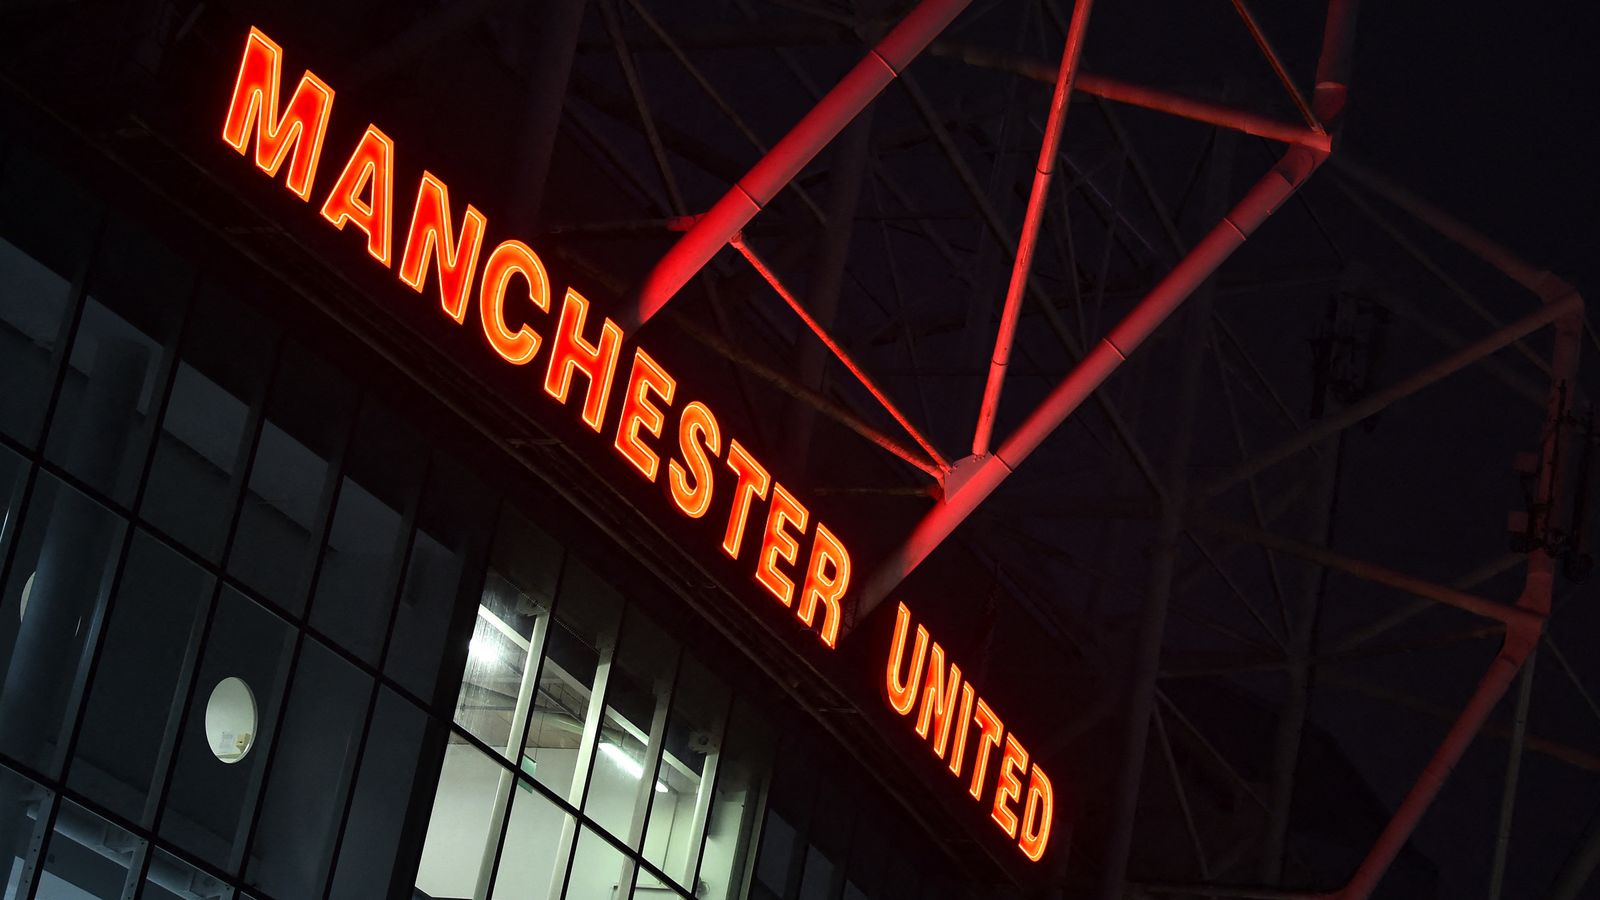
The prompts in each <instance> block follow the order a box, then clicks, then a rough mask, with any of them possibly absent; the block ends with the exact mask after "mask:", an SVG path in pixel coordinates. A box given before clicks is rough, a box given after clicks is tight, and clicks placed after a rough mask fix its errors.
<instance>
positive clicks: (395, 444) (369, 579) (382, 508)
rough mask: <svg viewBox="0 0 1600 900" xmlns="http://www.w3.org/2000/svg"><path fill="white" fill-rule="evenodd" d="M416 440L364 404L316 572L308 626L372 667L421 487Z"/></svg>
mask: <svg viewBox="0 0 1600 900" xmlns="http://www.w3.org/2000/svg"><path fill="white" fill-rule="evenodd" d="M424 459H425V456H424V454H423V451H422V448H421V445H420V442H419V441H418V440H417V437H416V436H415V435H414V434H413V433H412V432H411V430H410V429H409V428H406V427H405V425H403V424H402V423H401V421H400V420H399V419H398V418H396V417H395V416H394V415H393V414H391V413H390V412H389V411H388V410H387V409H384V408H382V407H381V406H379V405H378V404H376V403H366V404H363V406H362V409H361V412H360V414H359V415H358V416H357V417H356V432H355V437H354V438H352V440H351V445H350V451H349V453H348V455H347V457H346V463H345V476H344V480H343V481H342V482H341V484H340V487H339V500H338V503H337V505H336V506H335V508H334V512H333V524H332V525H331V526H329V530H328V545H327V547H326V549H324V550H323V554H322V567H321V569H320V570H319V571H318V574H317V589H316V599H315V600H314V601H313V602H312V605H311V624H312V625H313V626H314V627H316V628H317V629H318V630H319V631H321V632H322V633H323V634H325V635H327V636H328V637H329V638H331V639H332V640H334V641H336V642H337V643H339V644H340V645H341V646H343V647H344V648H345V649H347V650H349V651H350V652H352V653H354V654H356V655H357V656H359V657H361V658H362V659H364V660H366V661H367V662H369V663H372V664H374V665H376V664H377V663H378V661H379V660H378V655H379V653H380V652H382V650H383V637H384V634H385V633H387V631H388V625H389V613H390V611H391V610H392V609H393V608H394V598H395V594H396V586H397V582H398V580H399V574H400V573H399V572H398V567H399V560H400V557H401V554H402V553H403V552H404V551H405V539H406V534H405V528H404V518H405V512H406V510H407V509H408V508H409V507H411V506H412V505H413V501H412V498H413V496H414V495H415V494H416V493H417V486H418V485H419V484H421V482H422V464H423V460H424Z"/></svg>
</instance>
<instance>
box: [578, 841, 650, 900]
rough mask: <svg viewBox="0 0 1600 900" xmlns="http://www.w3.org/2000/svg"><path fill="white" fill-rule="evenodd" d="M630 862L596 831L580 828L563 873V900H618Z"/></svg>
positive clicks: (625, 886) (630, 871)
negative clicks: (580, 832)
mask: <svg viewBox="0 0 1600 900" xmlns="http://www.w3.org/2000/svg"><path fill="white" fill-rule="evenodd" d="M632 883H633V863H632V861H631V860H629V859H628V857H626V856H624V855H623V854H622V851H621V850H618V849H617V848H616V847H614V846H612V844H611V842H610V841H607V840H606V839H605V838H604V837H601V836H600V833H599V832H597V831H595V830H593V829H591V828H587V827H586V828H584V829H583V833H582V834H581V835H579V837H578V846H577V849H576V850H575V851H574V852H573V854H572V868H571V869H570V870H569V871H568V872H567V889H566V892H565V893H564V894H562V895H561V896H562V897H564V898H565V900H611V898H613V897H615V898H618V900H621V898H624V897H627V896H628V890H629V886H630V885H631V884H632Z"/></svg>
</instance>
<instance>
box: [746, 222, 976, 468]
mask: <svg viewBox="0 0 1600 900" xmlns="http://www.w3.org/2000/svg"><path fill="white" fill-rule="evenodd" d="M730 243H732V244H733V248H734V249H735V250H738V251H739V252H740V253H741V254H743V255H744V258H745V259H747V260H749V261H750V265H751V266H752V267H754V268H755V270H756V271H757V272H759V273H760V274H761V277H762V278H765V279H766V281H767V284H768V285H770V286H771V287H772V289H773V290H774V291H776V292H777V294H778V296H779V297H782V298H783V302H784V303H787V304H789V308H790V309H792V310H794V314H795V315H797V316H799V317H800V321H801V322H803V323H805V326H806V327H807V328H809V329H811V333H812V334H814V335H816V336H817V339H818V340H820V341H822V345H823V346H825V347H827V348H828V349H829V350H830V351H832V352H833V355H834V358H835V359H837V360H839V362H840V363H842V364H843V365H844V367H845V368H846V369H849V370H850V374H851V375H854V376H855V377H856V380H857V381H859V382H861V386H862V387H864V388H866V389H867V393H869V394H871V395H872V398H873V399H874V400H877V401H878V403H879V404H880V405H881V406H882V407H883V408H884V409H885V410H886V411H887V412H888V413H889V415H890V417H892V418H893V419H894V420H895V422H897V423H898V424H899V425H900V427H901V428H903V429H905V432H906V434H909V435H911V439H912V440H914V441H916V442H917V446H919V447H921V448H922V450H923V452H924V453H926V454H928V458H929V459H930V460H932V461H933V464H934V465H935V466H938V471H939V472H940V473H942V472H943V471H944V470H946V469H948V468H950V463H949V461H948V460H946V459H945V458H944V457H943V456H942V455H940V453H939V451H938V449H937V448H935V447H934V446H933V444H932V442H930V441H929V440H928V439H927V438H926V437H924V436H923V434H922V432H920V431H918V430H917V429H916V427H915V426H914V425H912V424H911V420H910V419H907V418H906V417H905V414H904V413H902V412H901V411H900V408H899V407H898V406H895V405H894V401H892V400H890V399H889V395H888V394H885V393H884V392H883V390H882V389H881V388H879V387H878V385H877V383H876V382H874V381H873V380H872V376H870V375H868V374H867V372H866V370H865V369H863V368H861V366H860V365H858V364H857V363H856V361H855V360H854V359H852V358H851V357H850V354H849V353H848V352H846V351H845V349H844V347H842V346H840V345H839V342H838V341H836V340H834V339H833V336H832V335H830V334H828V330H827V329H826V328H823V327H822V323H821V322H818V321H817V320H816V319H815V318H813V317H812V316H811V314H810V313H809V312H806V308H805V307H804V306H802V305H801V304H800V301H799V300H798V299H797V298H796V297H795V295H794V294H793V293H791V292H790V291H789V289H788V288H786V287H784V286H783V282H782V281H781V280H779V278H778V273H776V272H774V271H772V267H771V266H768V265H767V263H766V261H765V260H763V259H762V258H761V257H760V256H758V255H756V251H755V250H754V248H752V247H751V246H750V245H749V244H747V243H745V241H744V238H743V237H742V236H741V235H734V236H733V239H732V241H731V242H730ZM919 468H922V469H923V470H924V471H927V468H926V467H925V466H920V465H919Z"/></svg>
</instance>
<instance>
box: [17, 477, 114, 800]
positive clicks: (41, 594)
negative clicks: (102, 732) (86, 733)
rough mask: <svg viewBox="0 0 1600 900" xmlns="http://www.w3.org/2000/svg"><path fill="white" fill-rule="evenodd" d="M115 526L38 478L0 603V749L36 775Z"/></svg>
mask: <svg viewBox="0 0 1600 900" xmlns="http://www.w3.org/2000/svg"><path fill="white" fill-rule="evenodd" d="M122 533H123V521H122V519H120V518H118V517H117V516H115V515H113V514H112V513H111V512H110V511H109V510H107V509H105V508H104V507H102V506H100V505H99V504H98V503H95V502H94V501H93V500H90V499H89V498H88V497H86V496H84V495H83V494H80V493H78V492H77V491H75V490H73V489H72V488H70V487H67V486H66V485H64V484H62V483H61V482H59V481H57V480H56V479H54V478H52V477H50V476H48V475H40V476H39V479H38V483H37V484H36V485H35V486H34V491H33V497H32V499H31V500H29V501H28V509H27V511H26V512H25V513H24V515H23V523H22V530H21V533H20V534H19V535H18V539H17V546H16V552H15V556H14V557H13V558H12V562H11V570H10V573H9V574H8V575H7V577H6V585H5V594H4V598H3V600H0V635H3V636H4V638H5V640H6V643H5V644H4V645H0V671H4V672H5V676H4V678H5V681H4V685H3V686H0V750H3V751H5V752H6V753H8V754H10V755H11V757H12V758H13V759H16V760H19V761H21V762H24V763H26V764H28V765H30V766H33V767H35V768H36V769H40V770H44V771H48V772H51V773H52V774H53V773H55V772H57V771H59V768H60V760H59V759H58V758H57V756H58V751H59V749H60V747H61V743H62V738H63V737H64V735H63V731H64V728H63V726H64V724H66V723H70V722H71V717H70V716H67V715H66V713H67V710H68V708H69V706H73V705H75V703H76V700H77V698H76V697H74V696H72V694H73V691H74V690H75V688H74V684H75V682H76V679H77V676H78V672H79V669H80V668H81V667H82V666H84V665H86V664H87V662H88V651H89V649H90V648H91V647H92V645H93V643H94V642H93V641H92V640H91V632H92V631H94V630H95V629H97V628H98V627H99V615H100V611H101V610H102V609H103V608H104V605H105V595H106V593H107V592H108V590H109V589H110V587H111V580H112V577H113V575H114V574H115V569H116V561H117V556H118V553H119V551H120V550H121V548H122Z"/></svg>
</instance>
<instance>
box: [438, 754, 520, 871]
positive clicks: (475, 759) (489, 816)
mask: <svg viewBox="0 0 1600 900" xmlns="http://www.w3.org/2000/svg"><path fill="white" fill-rule="evenodd" d="M507 774H509V770H508V769H507V768H506V767H505V766H504V765H502V764H501V763H500V762H499V761H498V760H497V759H495V758H493V757H490V756H488V755H486V754H484V753H483V752H482V751H480V750H479V749H478V748H477V747H474V746H472V745H471V744H468V743H465V742H464V741H462V740H460V739H459V738H456V737H454V736H452V739H451V741H450V744H449V746H447V747H446V748H445V754H444V766H443V768H442V769H441V770H440V772H439V785H438V788H437V790H436V791H435V792H434V796H433V812H432V814H431V815H430V816H429V818H428V837H427V841H426V842H425V843H424V845H423V848H422V862H421V864H420V865H419V866H418V868H417V890H419V891H422V892H423V893H425V894H427V895H428V896H430V897H481V896H483V890H482V887H483V886H486V885H487V884H488V876H489V873H490V872H492V871H493V866H494V855H495V844H494V842H493V840H492V835H493V833H494V832H496V831H497V830H498V825H499V822H498V820H496V819H495V818H494V806H495V802H494V798H495V792H496V790H497V788H498V786H499V784H500V780H501V778H502V777H503V775H507Z"/></svg>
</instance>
